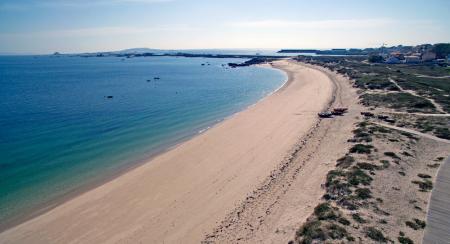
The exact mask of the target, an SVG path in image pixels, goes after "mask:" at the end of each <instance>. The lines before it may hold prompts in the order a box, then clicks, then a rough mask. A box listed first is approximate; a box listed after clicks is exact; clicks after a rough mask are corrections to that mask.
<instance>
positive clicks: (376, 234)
mask: <svg viewBox="0 0 450 244" xmlns="http://www.w3.org/2000/svg"><path fill="white" fill-rule="evenodd" d="M366 235H367V236H368V237H369V238H370V239H372V240H374V241H378V242H386V237H384V235H383V233H382V232H381V231H380V230H378V229H376V228H375V227H369V228H367V229H366Z"/></svg>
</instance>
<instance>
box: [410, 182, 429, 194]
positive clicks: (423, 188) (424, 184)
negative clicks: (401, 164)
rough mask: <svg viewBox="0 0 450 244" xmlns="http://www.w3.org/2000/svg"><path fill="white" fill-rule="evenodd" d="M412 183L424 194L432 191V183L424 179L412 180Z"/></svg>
mask: <svg viewBox="0 0 450 244" xmlns="http://www.w3.org/2000/svg"><path fill="white" fill-rule="evenodd" d="M412 183H413V184H416V185H418V186H419V188H420V190H421V191H425V192H426V191H430V190H432V189H433V182H431V181H430V180H428V179H424V181H418V180H413V181H412Z"/></svg>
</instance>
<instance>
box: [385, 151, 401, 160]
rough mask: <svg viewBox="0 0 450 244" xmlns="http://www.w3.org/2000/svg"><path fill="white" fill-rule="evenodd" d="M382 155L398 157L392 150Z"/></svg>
mask: <svg viewBox="0 0 450 244" xmlns="http://www.w3.org/2000/svg"><path fill="white" fill-rule="evenodd" d="M384 155H385V156H388V157H391V158H394V159H400V157H399V156H397V154H395V153H394V152H385V153H384Z"/></svg>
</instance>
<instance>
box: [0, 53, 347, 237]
mask: <svg viewBox="0 0 450 244" xmlns="http://www.w3.org/2000/svg"><path fill="white" fill-rule="evenodd" d="M273 67H275V68H279V69H282V70H284V71H285V72H286V73H287V74H288V76H289V80H288V82H287V83H286V85H285V86H284V87H283V88H281V89H280V90H278V91H277V92H275V93H274V94H272V95H270V96H268V97H266V98H265V99H263V100H261V101H259V102H258V103H257V104H255V105H254V106H251V107H249V108H248V109H246V110H244V111H242V112H240V113H238V114H236V115H234V116H232V117H231V118H229V119H227V120H225V121H223V122H221V123H220V124H218V125H216V126H214V127H213V128H211V129H209V130H208V131H206V132H205V133H203V134H200V135H198V136H196V137H195V138H193V139H191V140H189V141H187V142H185V143H182V144H180V145H179V146H177V147H175V148H174V149H172V150H170V151H168V152H166V153H163V154H161V155H159V156H157V157H155V158H153V159H152V160H151V161H149V162H148V163H145V164H143V165H142V166H139V167H137V168H135V169H133V170H131V171H129V172H127V173H125V174H123V175H121V176H119V177H118V178H116V179H114V180H112V181H110V182H108V183H106V184H104V185H101V186H100V187H97V188H95V189H93V190H90V191H88V192H86V193H84V194H81V195H80V196H78V197H75V198H74V199H72V200H70V201H68V202H66V203H64V204H62V205H60V206H58V207H56V208H54V209H52V210H51V211H49V212H47V213H45V214H43V215H40V216H38V217H36V218H34V219H31V220H29V221H27V222H25V223H22V224H20V225H18V226H15V227H13V228H11V229H9V230H6V231H4V232H3V233H0V242H1V243H139V242H141V243H199V242H201V241H202V240H203V239H204V238H205V236H206V235H208V234H210V233H213V232H214V231H215V230H217V226H219V225H220V224H221V222H222V221H223V220H224V219H227V216H229V214H230V213H232V212H233V210H234V209H236V208H237V207H239V206H240V204H242V202H243V201H244V200H245V199H246V198H247V197H248V196H249V194H250V193H252V192H253V191H254V190H255V189H257V188H258V187H260V186H261V185H263V184H264V182H265V180H267V178H268V177H269V178H270V176H271V174H272V173H273V171H274V170H276V169H277V168H278V167H279V165H280V164H282V163H283V162H285V160H286V157H289V155H291V154H292V150H295V147H296V146H297V145H298V143H299V142H300V141H301V140H302V138H305V137H306V136H307V135H309V134H311V130H312V128H314V126H317V123H318V118H317V112H319V111H322V110H323V109H325V108H326V107H327V106H328V105H329V104H330V102H331V101H332V98H333V93H334V91H335V89H334V87H335V84H336V83H335V82H333V81H332V78H330V76H332V74H330V73H328V74H327V73H325V72H324V71H321V70H318V69H315V68H312V67H308V66H305V65H301V64H298V63H295V62H291V61H287V60H282V61H277V62H274V63H273ZM340 99H341V98H340ZM327 123H328V122H327ZM341 123H342V125H343V126H344V125H346V124H347V123H344V122H341ZM346 130H348V133H350V132H351V123H350V125H349V126H348V128H347V129H346ZM346 130H344V132H342V133H347V131H346ZM342 135H346V134H342ZM337 138H338V140H337V142H338V143H339V141H340V140H344V139H345V136H338V137H337ZM344 141H345V140H344ZM344 149H345V146H344ZM339 153H341V152H340V151H339V150H337V151H336V152H335V153H332V154H331V156H330V157H337V156H338V155H339ZM305 160H306V159H305ZM329 167H331V166H327V165H322V167H321V168H320V167H319V168H317V167H315V168H311V169H310V171H311V172H310V173H311V174H308V172H309V171H304V172H303V173H302V174H303V175H302V176H301V177H302V179H303V180H302V182H305V181H304V180H305V179H310V180H311V181H306V182H309V183H310V184H313V186H312V187H310V188H308V189H310V191H311V192H315V191H316V190H317V189H319V190H320V182H322V181H323V177H325V175H326V172H327V169H328V168H329ZM315 172H318V174H316V173H315ZM297 184H298V185H299V187H302V186H303V185H302V184H300V183H298V182H297ZM320 194H321V192H320V191H319V192H318V193H316V194H315V195H314V196H313V197H312V198H311V201H312V202H308V204H310V205H311V206H313V204H314V203H315V202H316V201H318V198H319V197H320ZM309 198H310V197H309V196H303V199H309ZM300 209H301V211H304V212H305V213H309V212H310V209H308V208H306V209H303V207H301V208H300ZM305 217H306V214H305ZM300 220H301V219H300ZM300 220H298V221H300ZM295 224H296V223H295ZM289 235H290V234H289ZM286 236H287V235H286Z"/></svg>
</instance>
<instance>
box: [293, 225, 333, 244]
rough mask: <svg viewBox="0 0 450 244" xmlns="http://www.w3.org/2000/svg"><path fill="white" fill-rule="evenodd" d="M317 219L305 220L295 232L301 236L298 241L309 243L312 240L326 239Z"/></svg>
mask: <svg viewBox="0 0 450 244" xmlns="http://www.w3.org/2000/svg"><path fill="white" fill-rule="evenodd" d="M321 224H322V223H321V222H320V221H318V220H315V221H311V222H306V223H305V224H304V225H303V226H302V227H301V228H300V229H299V230H298V231H297V233H296V235H297V237H303V240H302V241H301V242H300V243H304V244H309V243H312V241H313V240H317V239H318V240H322V241H324V240H326V235H325V232H324V231H323V229H322V228H321Z"/></svg>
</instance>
